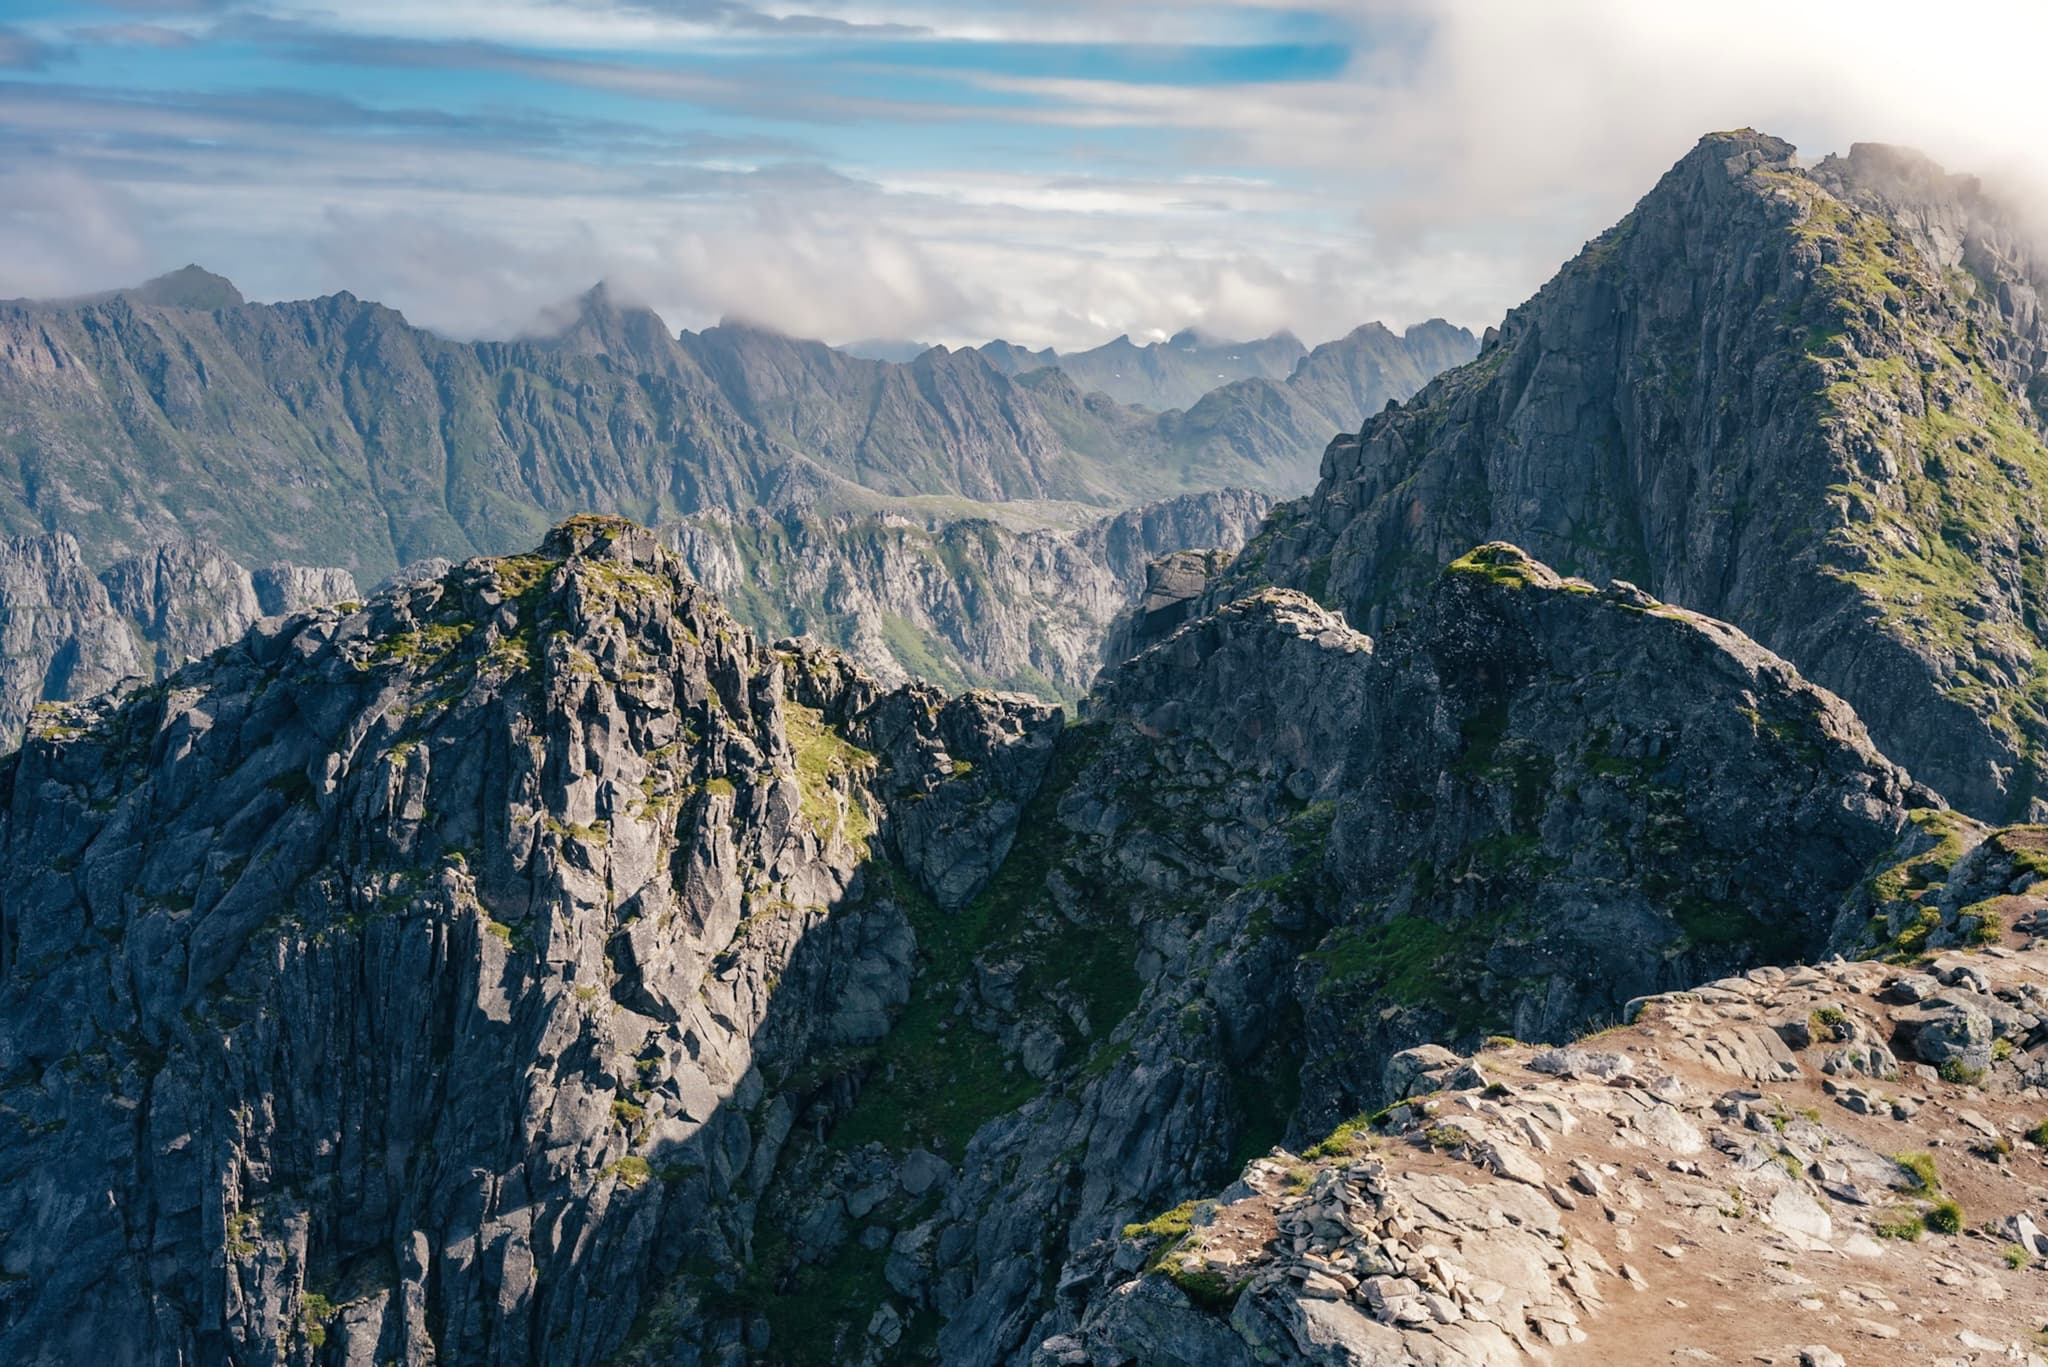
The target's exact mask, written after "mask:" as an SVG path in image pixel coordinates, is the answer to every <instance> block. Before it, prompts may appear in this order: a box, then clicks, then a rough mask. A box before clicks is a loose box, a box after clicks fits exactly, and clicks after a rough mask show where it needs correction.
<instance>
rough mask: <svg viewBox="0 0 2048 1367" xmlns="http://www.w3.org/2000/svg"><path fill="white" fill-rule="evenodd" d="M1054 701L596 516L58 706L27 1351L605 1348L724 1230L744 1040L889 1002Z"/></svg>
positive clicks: (23, 1269) (25, 1233)
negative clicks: (890, 670)
mask: <svg viewBox="0 0 2048 1367" xmlns="http://www.w3.org/2000/svg"><path fill="white" fill-rule="evenodd" d="M1058 724H1059V715H1058V713H1057V712H1055V711H1053V710H1052V709H1050V708H1047V707H1045V706H1043V705H1040V704H1035V703H1029V702H1025V701H1022V700H1005V699H1000V698H996V697H993V696H990V695H969V696H967V697H964V698H960V699H956V700H953V701H950V702H948V701H946V700H945V699H943V698H941V697H939V696H938V695H936V694H934V693H932V692H930V691H929V690H921V689H910V690H902V691H898V692H896V693H892V694H884V693H882V691H881V690H880V689H878V688H877V687H875V686H874V685H873V684H872V683H870V682H868V681H866V680H865V679H863V678H862V677H860V676H859V675H857V674H854V673H852V672H851V671H849V670H848V669H846V668H845V667H844V666H843V665H842V664H840V663H839V662H837V661H836V660H834V659H830V658H826V657H821V656H816V655H808V654H804V653H802V652H797V651H792V652H775V651H771V650H768V649H767V648H765V647H763V646H761V645H759V644H758V643H756V642H755V641H754V640H753V639H752V638H751V637H750V636H748V635H747V634H746V633H745V632H744V631H743V630H741V629H739V628H738V627H736V626H735V625H734V624H733V623H732V622H731V621H730V619H729V618H727V617H726V616H725V615H724V614H723V612H722V611H720V610H719V609H718V608H717V606H716V605H715V604H714V603H713V602H712V601H711V600H710V599H709V597H708V596H707V595H706V594H704V592H703V591H702V590H701V589H699V588H697V587H696V586H695V585H694V584H692V583H690V582H689V581H688V579H687V578H686V577H685V576H683V575H681V574H680V573H679V572H678V570H677V569H676V567H675V565H674V562H673V561H672V560H671V559H669V558H668V557H667V556H666V555H665V554H664V553H663V552H662V551H661V550H660V549H659V547H658V545H657V544H656V543H655V541H654V540H653V538H652V537H651V535H649V534H647V533H645V532H641V531H638V530H637V529H632V528H630V527H629V526H627V525H625V524H617V523H603V522H588V523H581V524H572V525H570V526H568V527H565V528H563V529H562V530H561V531H559V532H558V533H556V534H555V535H554V536H552V537H551V538H550V540H549V542H548V543H547V545H545V546H544V547H543V548H542V549H541V551H540V552H539V553H537V554H535V555H531V556H526V557H519V558H515V559H512V560H503V561H496V562H474V563H471V564H469V565H466V566H463V567H459V568H458V569H456V570H454V571H453V572H451V574H450V575H449V576H448V577H446V578H445V579H443V580H441V581H438V582H434V583H429V584H422V585H411V586H406V587H402V588H398V589H394V590H392V591H390V592H388V593H386V594H384V595H382V596H380V597H379V598H378V599H377V600H375V601H374V602H372V603H371V604H370V605H368V606H367V607H364V608H360V609H356V610H354V611H349V612H342V611H338V610H333V609H330V610H326V611H324V612H320V613H315V614H312V615H309V616H299V617H293V618H287V619H283V620H270V621H266V622H265V623H264V624H262V625H260V626H259V627H258V628H257V629H256V630H255V631H254V632H253V633H251V634H250V635H249V636H247V637H246V638H245V639H244V640H243V641H241V642H240V643H239V644H237V645H236V646H234V647H231V648H230V649H228V650H226V651H224V652H221V653H219V654H217V655H216V656H214V657H213V658H212V659H211V660H210V661H209V662H207V663H205V664H201V665H196V666H193V667H191V668H189V669H187V670H185V671H182V672H181V673H179V674H177V675H176V676H174V677H173V678H172V679H171V680H170V681H168V682H167V683H166V684H164V685H162V686H159V687H157V688H155V689H152V690H149V691H147V692H145V693H143V694H140V695H137V696H134V697H132V698H131V699H129V700H128V701H127V702H125V703H122V704H116V703H113V702H111V701H100V702H96V703H90V704H80V705H74V706H72V707H70V708H67V709H58V710H53V711H49V712H45V713H40V714H38V717H37V720H36V722H35V725H34V727H33V728H32V731H31V735H30V739H29V741H28V743H27V745H26V746H25V747H24V748H23V750H22V751H20V752H19V753H18V754H17V755H16V756H15V757H13V758H11V759H9V760H7V761H5V763H4V767H0V794H4V814H0V848H4V850H5V854H4V860H5V862H6V865H7V867H9V868H10V869H15V870H20V871H23V873H24V877H22V878H20V879H11V880H10V884H11V886H10V887H9V888H8V889H7V890H6V891H5V892H0V972H4V974H5V978H6V984H7V985H6V988H5V994H6V999H5V1004H4V1007H0V1010H4V1012H5V1016H6V1019H7V1021H8V1028H7V1030H6V1031H5V1032H4V1035H0V1078H4V1079H5V1081H4V1084H0V1085H4V1090H5V1094H6V1097H7V1105H8V1106H9V1111H10V1115H12V1116H14V1117H15V1118H16V1119H17V1120H18V1121H19V1127H18V1128H16V1127H10V1128H9V1136H10V1137H9V1138H8V1139H7V1140H6V1141H5V1142H4V1147H5V1152H4V1155H0V1169H4V1170H5V1173H6V1179H5V1182H4V1186H5V1190H6V1193H7V1194H6V1196H4V1197H0V1203H4V1205H5V1207H6V1209H5V1212H4V1215H0V1228H4V1229H5V1230H6V1238H5V1242H4V1247H0V1265H4V1267H5V1270H6V1273H7V1277H6V1281H5V1285H4V1287H0V1298H4V1301H5V1309H4V1310H0V1340H4V1342H5V1344H6V1354H5V1355H6V1356H7V1357H8V1358H9V1360H11V1361H18V1362H25V1363H26V1362H36V1363H56V1362H63V1361H73V1360H77V1359H78V1358H79V1357H80V1356H81V1355H89V1356H92V1357H94V1358H95V1359H96V1360H101V1361H109V1362H185V1361H199V1360H208V1361H233V1362H244V1361H247V1362H253V1361H259V1360H260V1361H265V1362H270V1361H277V1360H285V1361H296V1362H311V1361H316V1360H317V1361H335V1362H340V1361H348V1362H354V1361H378V1362H382V1361H389V1360H399V1361H404V1362H408V1363H417V1362H424V1361H430V1360H440V1361H463V1362H477V1363H513V1362H518V1363H527V1362H539V1361H554V1362H572V1361H573V1362H592V1361H596V1360H598V1359H599V1358H600V1357H602V1356H603V1355H604V1354H606V1353H607V1352H609V1351H610V1350H612V1349H614V1348H616V1347H617V1346H618V1344H619V1343H620V1341H621V1340H622V1339H623V1338H624V1337H625V1336H626V1333H627V1331H628V1329H629V1327H630V1326H631V1325H632V1324H633V1322H634V1320H635V1318H636V1316H640V1315H642V1314H643V1313H646V1312H648V1311H649V1304H648V1301H647V1299H646V1297H645V1295H644V1294H643V1290H644V1288H645V1287H646V1286H647V1285H648V1284H649V1283H650V1281H652V1280H653V1278H654V1277H655V1276H656V1275H657V1274H660V1273H664V1272H669V1271H673V1270H674V1269H675V1268H676V1267H678V1266H679V1265H682V1264H684V1263H685V1262H686V1261H688V1262H690V1263H691V1265H693V1266H718V1267H728V1268H729V1267H736V1266H739V1265H740V1264H742V1263H743V1262H744V1261H745V1258H746V1251H747V1248H748V1246H749V1243H750V1241H751V1239H752V1237H753V1236H752V1230H751V1224H752V1219H751V1217H752V1214H753V1199H754V1198H752V1197H751V1196H748V1195H746V1194H745V1193H746V1192H749V1191H756V1192H757V1191H758V1190H759V1189H760V1188H761V1187H762V1186H763V1185H765V1183H766V1181H767V1176H768V1173H769V1172H770V1171H771V1170H772V1169H773V1168H774V1166H775V1163H776V1157H777V1154H778V1151H779V1150H780V1148H781V1146H782V1145H783V1143H784V1142H785V1140H786V1139H787V1137H788V1135H789V1132H790V1129H791V1126H792V1124H793V1123H794V1122H795V1121H796V1120H797V1119H798V1115H799V1113H798V1112H797V1111H796V1110H795V1109H793V1108H792V1106H791V1104H790V1100H789V1098H788V1096H787V1095H786V1094H785V1093H784V1092H783V1091H782V1090H780V1089H770V1088H768V1087H766V1086H765V1085H764V1080H763V1079H764V1070H773V1071H774V1072H775V1073H777V1074H779V1073H780V1072H781V1071H782V1070H788V1069H796V1068H800V1067H802V1066H803V1065H805V1063H806V1062H807V1061H809V1060H815V1059H817V1058H819V1057H823V1056H829V1055H830V1053H831V1052H832V1051H833V1050H842V1049H849V1048H857V1047H860V1046H863V1045H868V1044H872V1042H874V1041H875V1040H876V1039H878V1038H880V1037H881V1036H883V1035H884V1034H885V1033H886V1032H887V1030H888V1026H889V1019H890V1013H891V1010H892V1008H893V1007H895V1006H897V1005H898V1004H900V1002H901V1000H902V997H903V994H904V990H905V984H906V982H907V979H908V976H909V970H910V958H909V956H910V955H911V954H912V952H913V950H914V947H915V946H916V945H917V943H918V939H919V936H920V934H921V931H920V929H919V921H920V918H929V917H931V916H936V915H941V914H942V912H941V910H940V909H942V908H951V907H955V906H957V905H958V903H959V902H960V901H961V900H962V899H963V898H964V897H965V896H967V895H968V894H970V893H971V892H972V891H973V890H974V889H975V887H976V886H977V885H978V884H979V883H980V882H982V881H984V880H985V879H986V877H987V875H988V872H989V870H990V869H991V868H992V866H993V865H994V864H995V863H996V862H997V861H999V860H1000V859H1001V858H1002V855H1003V852H1004V849H1005V847H1006V845H1007V843H1008V840H1009V835H1010V830H1011V827H1012V826H1013V824H1014V822H1015V819H1016V815H1017V810H1018V804H1019V801H1020V800H1021V799H1022V797H1023V796H1024V795H1027V794H1028V793H1030V792H1031V791H1032V789H1033V788H1034V787H1035V786H1036V783H1037V779H1038V776H1039V774H1040V773H1041V772H1042V771H1043V769H1044V765H1045V762H1046V756H1047V754H1048V753H1049V742H1050V737H1051V735H1052V734H1053V733H1055V732H1056V731H1057V729H1058ZM884 852H886V853H887V856H888V859H887V861H886V862H878V857H879V856H881V855H883V853H884ZM30 870H33V871H34V872H33V873H30V872H28V871H30ZM927 923H928V922H927ZM800 999H801V1001H802V1002H803V1005H802V1006H798V1005H797V1003H798V1002H799V1000H800ZM88 1345H89V1347H88Z"/></svg>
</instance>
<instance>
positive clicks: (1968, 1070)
mask: <svg viewBox="0 0 2048 1367" xmlns="http://www.w3.org/2000/svg"><path fill="white" fill-rule="evenodd" d="M1941 1080H1942V1081H1943V1082H1949V1083H1954V1084H1955V1085H1956V1086H1958V1087H1980V1086H1982V1085H1983V1084H1984V1070H1983V1069H1982V1068H1973V1067H1971V1066H1970V1065H1969V1064H1967V1063H1965V1062H1963V1061H1962V1060H1961V1059H1959V1058H1952V1059H1950V1060H1949V1061H1948V1062H1946V1063H1944V1064H1942V1065H1941Z"/></svg>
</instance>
